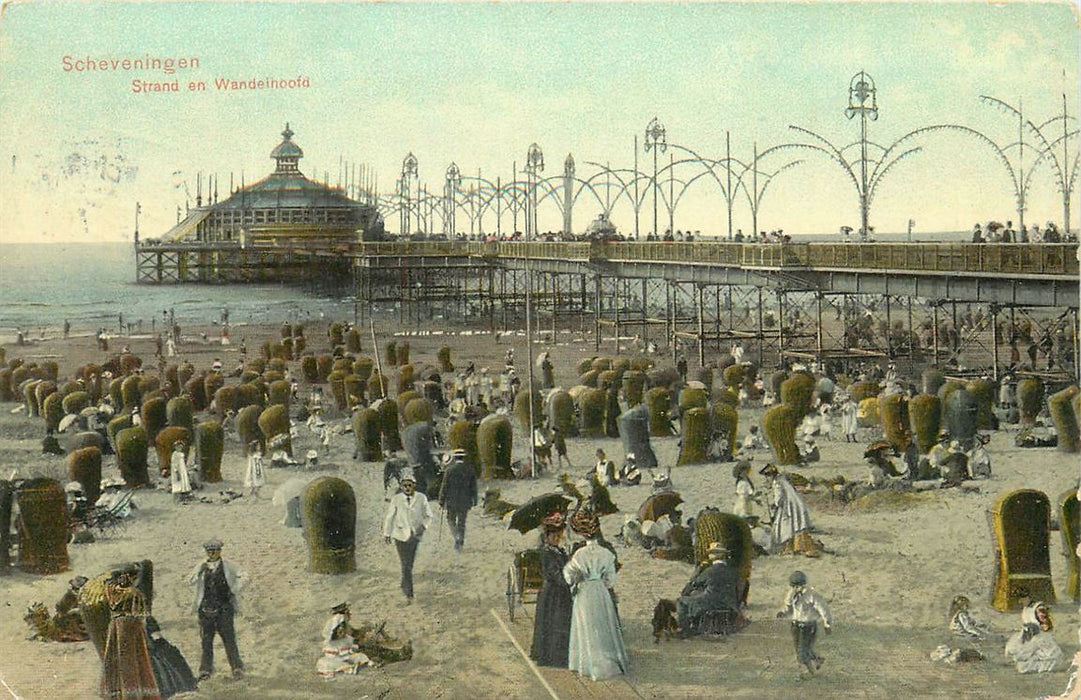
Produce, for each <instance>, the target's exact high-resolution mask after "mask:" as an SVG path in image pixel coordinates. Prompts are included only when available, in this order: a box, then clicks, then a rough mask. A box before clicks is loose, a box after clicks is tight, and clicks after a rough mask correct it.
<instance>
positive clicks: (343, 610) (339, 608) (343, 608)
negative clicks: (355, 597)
mask: <svg viewBox="0 0 1081 700" xmlns="http://www.w3.org/2000/svg"><path fill="white" fill-rule="evenodd" d="M330 612H331V613H333V614H335V615H345V614H347V613H348V612H349V603H348V602H343V603H338V604H337V605H335V606H334V607H333V608H331V609H330Z"/></svg>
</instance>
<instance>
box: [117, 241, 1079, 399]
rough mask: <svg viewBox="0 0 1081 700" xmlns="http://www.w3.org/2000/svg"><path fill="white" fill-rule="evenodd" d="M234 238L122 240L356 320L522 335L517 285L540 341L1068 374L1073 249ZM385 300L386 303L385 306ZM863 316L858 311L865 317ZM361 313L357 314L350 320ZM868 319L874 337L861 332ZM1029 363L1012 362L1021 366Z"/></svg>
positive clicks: (196, 273)
mask: <svg viewBox="0 0 1081 700" xmlns="http://www.w3.org/2000/svg"><path fill="white" fill-rule="evenodd" d="M314 248H315V247H314V246H305V247H303V248H301V247H295V246H291V245H281V244H279V245H258V244H250V243H249V244H248V245H246V246H242V245H241V244H240V243H237V242H233V241H221V242H198V243H197V242H157V241H144V242H142V243H137V244H136V249H135V255H136V268H137V271H136V280H137V281H138V282H139V283H143V284H186V283H203V284H232V283H290V284H297V285H305V286H308V287H309V288H311V289H313V290H319V291H321V292H323V293H331V294H334V293H336V294H339V295H340V296H342V297H349V296H353V297H355V298H356V299H357V300H358V302H359V303H358V304H357V305H356V308H357V314H358V316H359V315H361V314H364V313H367V312H368V309H369V308H370V305H376V306H379V305H381V304H387V305H394V306H395V307H396V308H397V310H398V313H399V316H400V320H401V321H403V322H409V321H416V322H418V323H422V322H424V321H425V319H432V318H435V317H436V316H438V317H440V318H442V319H446V320H452V321H458V322H463V323H474V324H482V325H485V326H486V327H487V328H489V329H490V330H492V331H497V330H504V331H506V330H510V329H512V328H519V327H520V321H521V319H522V318H523V317H524V308H525V288H526V281H527V279H531V280H532V288H531V291H532V302H533V309H534V314H535V315H534V319H535V328H538V329H539V332H540V333H546V332H552V333H555V332H558V331H566V330H577V331H592V333H593V337H594V342H595V345H596V347H597V348H598V350H599V349H600V348H601V347H602V345H604V346H607V345H608V344H611V345H612V348H611V349H612V350H613V351H614V352H616V353H620V352H635V350H634V349H633V347H632V342H631V341H629V338H634V339H635V343H634V344H636V345H638V346H640V347H641V346H645V345H647V344H649V343H650V342H655V343H656V344H657V345H658V346H659V347H661V348H663V349H665V350H666V351H668V352H671V353H672V354H673V355H674V354H676V353H677V352H682V351H687V353H688V354H690V352H695V351H696V352H697V355H698V360H699V362H700V363H702V364H704V363H705V356H706V350H707V348H711V347H712V348H716V349H717V350H720V351H722V352H727V350H728V348H729V347H731V345H733V344H735V343H742V344H743V345H744V346H745V348H746V349H747V350H748V354H747V356H748V357H749V358H750V359H753V360H755V361H757V362H759V363H760V364H762V365H763V366H767V365H770V364H773V363H775V362H780V361H783V360H785V359H786V358H788V359H798V360H812V359H813V360H817V361H830V360H833V361H844V360H858V359H867V358H875V357H890V358H895V359H898V360H904V359H905V358H912V359H921V360H924V361H931V360H933V361H936V362H937V363H938V364H942V365H944V366H952V364H953V362H954V361H960V362H961V364H963V365H969V366H973V367H980V369H981V371H988V373H993V374H994V375H996V377H997V376H998V375H999V374H1001V373H1002V372H1003V371H1004V370H1005V368H1006V366H1007V364H1008V356H1005V357H1003V356H1002V355H1003V354H1004V353H1005V352H1007V348H1009V344H1010V341H1011V340H1014V341H1016V342H1018V343H1020V348H1021V350H1022V352H1024V350H1025V348H1026V347H1027V345H1028V344H1030V343H1036V344H1041V353H1040V363H1039V364H1040V366H1041V369H1043V367H1044V366H1046V361H1045V360H1044V353H1043V349H1042V347H1043V346H1044V345H1046V346H1047V347H1048V353H1047V357H1049V358H1051V359H1052V363H1051V365H1052V366H1051V370H1050V371H1051V373H1052V374H1054V375H1059V376H1061V377H1062V378H1063V379H1064V380H1068V379H1076V378H1077V376H1078V363H1077V359H1076V358H1077V357H1078V355H1079V354H1081V353H1079V350H1081V348H1079V347H1078V337H1079V333H1078V291H1079V290H1078V272H1079V267H1078V248H1077V246H1076V245H1075V244H996V243H989V244H969V243H868V244H858V243H791V244H767V245H760V244H741V243H724V242H712V241H709V242H706V241H703V242H693V243H679V242H673V243H639V242H610V243H607V242H606V243H599V242H595V243H587V242H528V243H525V242H507V241H494V242H479V241H401V242H358V243H352V244H337V245H334V246H327V247H323V248H321V249H314ZM385 308H386V307H385ZM864 319H870V321H867V320H864ZM357 320H358V321H359V320H360V318H358V319H357ZM868 328H870V329H871V332H870V333H868V332H867V330H868ZM1026 359H1027V358H1026Z"/></svg>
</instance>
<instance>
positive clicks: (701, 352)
mask: <svg viewBox="0 0 1081 700" xmlns="http://www.w3.org/2000/svg"><path fill="white" fill-rule="evenodd" d="M704 297H705V285H702V284H700V285H698V366H699V367H705V366H706V341H705V338H706V318H705V316H706V309H705V300H704Z"/></svg>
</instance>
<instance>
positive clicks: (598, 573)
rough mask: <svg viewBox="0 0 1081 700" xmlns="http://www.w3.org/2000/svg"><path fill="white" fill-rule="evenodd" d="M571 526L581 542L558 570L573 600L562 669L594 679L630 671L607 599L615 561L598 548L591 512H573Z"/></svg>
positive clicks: (613, 608) (596, 524)
mask: <svg viewBox="0 0 1081 700" xmlns="http://www.w3.org/2000/svg"><path fill="white" fill-rule="evenodd" d="M571 528H572V529H573V530H574V531H575V532H577V533H578V534H579V535H581V536H582V537H584V538H585V540H586V541H585V545H584V546H582V547H581V548H580V549H578V550H577V551H576V552H575V553H574V554H573V555H572V556H571V560H570V561H569V562H567V565H566V566H565V567H563V578H564V579H565V580H566V581H567V583H568V584H569V585H570V587H571V593H572V595H573V596H574V611H573V613H572V617H571V638H570V658H569V663H568V668H570V670H572V671H576V672H578V673H580V674H581V675H583V676H587V677H589V678H591V679H593V680H595V681H597V680H604V679H607V678H614V677H616V676H619V675H622V674H625V673H627V672H628V671H629V670H630V657H629V655H628V654H627V647H626V645H625V644H624V643H623V630H622V627H621V625H620V622H619V614H618V613H617V612H616V606H615V601H614V600H613V595H614V593H613V591H612V589H613V588H614V586H615V583H616V557H615V555H614V554H612V553H611V552H610V551H608V550H607V549H606V548H604V547H602V546H601V545H600V544H599V542H598V538H599V536H600V523H599V522H598V520H597V516H595V515H593V513H591V512H589V511H586V510H580V511H578V512H577V513H575V514H574V517H573V518H571Z"/></svg>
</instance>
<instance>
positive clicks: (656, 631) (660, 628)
mask: <svg viewBox="0 0 1081 700" xmlns="http://www.w3.org/2000/svg"><path fill="white" fill-rule="evenodd" d="M678 635H679V620H678V619H677V618H676V603H675V601H672V600H669V599H668V598H661V599H660V600H659V601H657V607H655V608H653V643H654V644H659V643H660V641H661V638H662V637H663V638H664V639H671V638H672V637H676V636H678Z"/></svg>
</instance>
